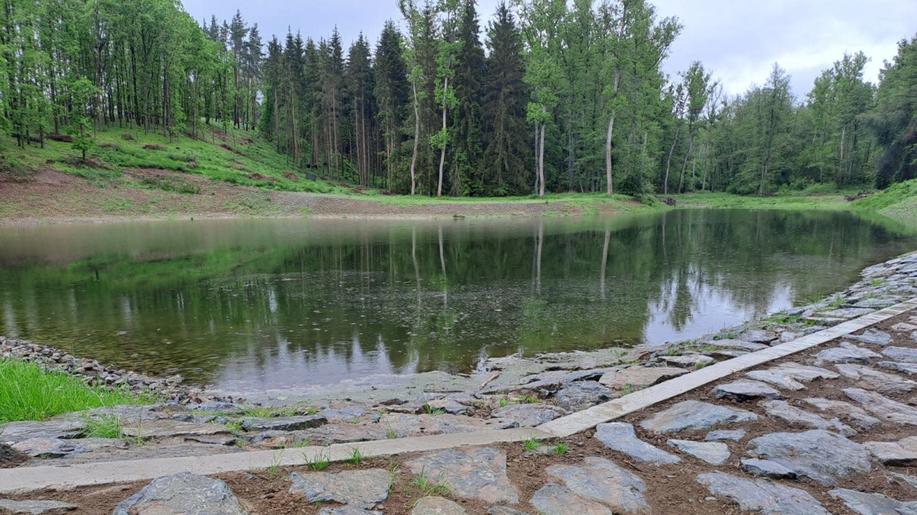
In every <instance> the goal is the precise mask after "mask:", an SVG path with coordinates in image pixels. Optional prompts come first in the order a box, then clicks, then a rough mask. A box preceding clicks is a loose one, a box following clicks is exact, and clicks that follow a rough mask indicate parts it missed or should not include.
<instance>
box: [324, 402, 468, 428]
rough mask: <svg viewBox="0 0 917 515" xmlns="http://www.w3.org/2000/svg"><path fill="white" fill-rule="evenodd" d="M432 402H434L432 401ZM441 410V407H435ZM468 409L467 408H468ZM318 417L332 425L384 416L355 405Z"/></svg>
mask: <svg viewBox="0 0 917 515" xmlns="http://www.w3.org/2000/svg"><path fill="white" fill-rule="evenodd" d="M431 402H432V401H431ZM434 407H435V408H439V406H434ZM466 409H467V406H466ZM318 415H320V416H322V417H325V420H326V421H328V422H330V423H345V424H357V423H360V422H378V421H379V417H381V416H382V415H381V414H380V413H379V412H378V411H372V410H369V409H367V408H366V407H365V406H360V405H357V404H354V405H352V406H342V407H337V408H325V409H323V410H321V411H319V412H318Z"/></svg>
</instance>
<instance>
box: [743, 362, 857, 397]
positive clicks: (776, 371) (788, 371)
mask: <svg viewBox="0 0 917 515" xmlns="http://www.w3.org/2000/svg"><path fill="white" fill-rule="evenodd" d="M745 375H746V377H748V378H750V379H754V380H756V381H764V382H765V383H770V384H772V385H774V386H777V387H778V388H785V389H787V390H803V389H805V385H804V384H803V383H808V382H811V381H814V380H816V379H837V378H838V377H840V376H839V375H837V374H836V373H835V372H832V371H830V370H826V369H824V368H819V367H811V366H807V365H800V364H798V363H793V362H788V363H783V364H782V365H777V366H776V367H771V368H768V369H766V370H754V371H751V372H749V373H747V374H745Z"/></svg>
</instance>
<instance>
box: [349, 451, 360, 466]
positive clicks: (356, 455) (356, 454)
mask: <svg viewBox="0 0 917 515" xmlns="http://www.w3.org/2000/svg"><path fill="white" fill-rule="evenodd" d="M347 462H348V463H350V464H351V465H359V464H360V463H363V454H362V453H361V452H360V449H354V450H353V452H352V453H351V454H350V458H348V459H347Z"/></svg>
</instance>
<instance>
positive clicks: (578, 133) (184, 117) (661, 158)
mask: <svg viewBox="0 0 917 515" xmlns="http://www.w3.org/2000/svg"><path fill="white" fill-rule="evenodd" d="M2 1H3V7H2V10H0V25H2V32H0V133H2V134H3V135H4V138H10V139H11V141H14V142H15V144H17V145H19V146H28V145H38V146H41V145H44V143H45V141H46V140H47V139H56V140H65V141H72V143H73V148H74V151H75V152H76V153H77V154H78V155H79V156H81V159H83V160H86V159H87V156H90V157H91V155H92V152H93V150H94V148H95V142H94V133H95V131H97V130H100V129H103V128H109V127H134V128H141V129H144V130H147V131H155V132H158V133H162V134H167V135H170V136H172V135H178V134H182V135H188V136H190V137H197V138H203V137H204V134H205V133H206V132H207V131H213V130H223V131H228V130H230V129H233V130H241V131H248V132H249V133H250V134H251V135H252V137H258V138H263V139H264V140H266V141H268V142H270V144H271V145H273V146H274V147H275V148H276V150H277V151H278V152H281V153H283V154H284V155H286V156H288V159H289V165H290V167H291V169H292V170H295V171H296V173H298V174H302V175H303V176H306V175H308V176H314V177H324V178H328V179H331V180H334V181H339V182H347V183H350V184H354V185H357V186H359V187H362V188H376V189H380V190H384V191H388V192H392V193H400V194H412V195H413V194H417V195H429V196H507V195H532V194H535V195H544V194H545V193H546V192H607V193H609V194H611V193H626V194H631V195H635V196H643V195H651V194H663V195H669V194H674V193H683V192H696V191H725V192H731V193H739V194H756V195H769V194H774V193H777V192H780V191H785V190H801V189H805V188H831V189H834V188H841V189H850V188H863V189H869V188H873V187H878V188H885V187H887V186H889V185H891V184H893V183H896V182H901V181H905V180H908V179H911V178H914V177H915V176H917V36H915V35H902V37H906V38H907V39H902V40H901V42H900V43H899V48H898V53H897V55H896V56H895V57H894V59H893V60H892V61H889V62H886V63H884V67H883V69H882V71H881V74H880V80H879V83H878V84H872V83H869V82H867V81H865V80H864V66H865V65H866V63H867V61H868V59H869V57H868V56H866V55H864V54H863V53H861V52H857V53H852V54H847V55H842V56H838V60H837V61H836V62H835V63H834V65H833V66H831V67H830V68H828V69H826V70H824V71H823V72H822V73H821V75H820V76H819V77H818V78H817V79H816V81H815V83H814V85H813V87H812V89H811V91H810V92H809V93H808V94H807V95H805V96H804V97H797V96H796V95H795V94H794V92H792V91H791V90H790V86H789V84H790V82H789V77H788V76H787V73H786V72H785V71H784V70H783V69H782V68H780V66H779V64H777V63H775V64H774V65H773V68H772V70H771V72H770V75H769V76H768V78H767V80H766V81H765V82H764V83H763V84H761V85H757V86H755V87H752V88H751V89H749V90H748V91H747V92H746V93H744V94H743V95H740V96H735V97H730V96H729V95H726V94H725V93H724V91H723V88H722V87H721V85H720V84H718V83H717V82H716V81H715V80H714V78H713V77H714V76H715V70H709V69H707V68H705V67H704V65H703V63H701V62H695V63H693V64H692V65H691V66H690V67H689V68H688V69H686V70H684V71H683V72H681V73H679V74H678V75H677V76H667V75H666V74H665V73H664V72H663V71H662V64H663V63H664V61H665V59H666V58H667V56H668V53H669V49H670V47H671V45H672V43H673V42H674V41H675V40H676V38H677V37H678V35H679V32H680V31H681V29H682V26H681V25H680V23H679V21H678V20H677V19H674V18H663V17H660V16H658V15H657V13H656V12H655V9H654V7H653V5H652V4H650V3H649V2H647V1H646V0H600V1H595V0H575V1H573V2H568V1H566V0H512V1H508V2H507V3H505V4H503V5H501V6H499V7H498V9H497V11H496V12H495V13H479V12H478V10H477V7H476V3H475V1H474V0H437V1H435V2H434V1H426V2H419V1H416V0H399V4H398V7H399V8H400V12H401V14H402V17H401V18H400V19H398V20H391V21H389V22H387V23H386V24H385V26H384V27H383V29H382V31H381V35H380V36H379V38H378V41H375V42H373V41H370V40H369V39H368V38H366V37H365V36H363V35H361V36H359V37H358V38H357V39H356V40H355V41H352V42H350V43H349V44H348V43H346V42H344V41H343V40H342V37H341V36H340V34H339V33H338V32H337V30H336V29H334V30H329V33H328V34H324V35H320V36H318V37H315V38H314V37H308V36H304V35H302V34H300V33H289V34H286V35H279V36H272V37H270V38H267V37H265V36H263V35H262V34H261V32H260V31H259V29H258V26H257V25H253V24H249V23H247V22H246V20H245V18H244V17H243V15H242V13H237V14H236V15H235V16H234V17H233V18H232V19H231V20H228V21H220V20H217V19H216V18H215V17H213V18H211V19H210V20H202V21H197V20H194V19H193V18H192V17H191V16H190V15H188V14H187V13H186V12H185V11H184V10H183V8H182V7H181V5H180V3H178V2H177V1H176V0H131V1H118V0H2ZM392 1H395V0H392ZM294 23H295V21H294ZM368 29H375V28H368ZM2 166H5V165H4V164H3V162H2V156H0V167H2Z"/></svg>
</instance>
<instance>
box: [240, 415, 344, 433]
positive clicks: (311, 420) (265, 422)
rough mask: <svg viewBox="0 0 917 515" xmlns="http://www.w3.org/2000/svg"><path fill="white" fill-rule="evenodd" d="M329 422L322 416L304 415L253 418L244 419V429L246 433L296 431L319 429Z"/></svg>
mask: <svg viewBox="0 0 917 515" xmlns="http://www.w3.org/2000/svg"><path fill="white" fill-rule="evenodd" d="M326 422H328V420H327V419H325V417H323V416H321V415H304V416H300V417H258V418H255V417H252V418H244V419H242V429H244V430H246V431H250V432H251V431H296V430H299V429H308V428H310V427H318V426H320V425H322V424H324V423H326Z"/></svg>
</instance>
